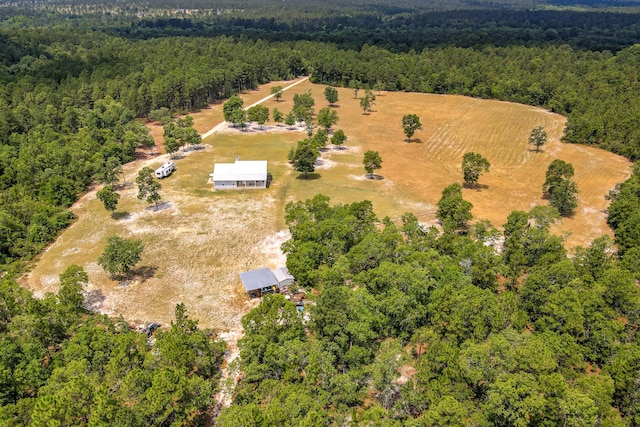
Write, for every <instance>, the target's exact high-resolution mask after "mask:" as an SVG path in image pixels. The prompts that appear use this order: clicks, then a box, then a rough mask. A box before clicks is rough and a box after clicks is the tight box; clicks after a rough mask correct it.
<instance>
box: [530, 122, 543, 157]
mask: <svg viewBox="0 0 640 427" xmlns="http://www.w3.org/2000/svg"><path fill="white" fill-rule="evenodd" d="M546 143H547V132H545V131H544V128H543V127H542V126H538V127H535V128H533V130H532V131H531V135H529V144H531V145H533V146H534V147H536V151H538V152H539V151H540V148H541V147H542V146H543V145H544V144H546Z"/></svg>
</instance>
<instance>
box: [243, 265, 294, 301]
mask: <svg viewBox="0 0 640 427" xmlns="http://www.w3.org/2000/svg"><path fill="white" fill-rule="evenodd" d="M240 280H241V281H242V285H243V286H244V290H245V291H246V292H247V295H249V298H256V297H261V296H263V295H265V294H269V293H275V292H280V291H288V290H289V286H291V284H292V283H293V281H294V280H295V279H294V277H293V276H292V275H291V274H289V271H288V270H287V268H286V267H281V268H278V269H276V270H273V271H271V270H269V269H268V268H259V269H257V270H251V271H247V272H245V273H240Z"/></svg>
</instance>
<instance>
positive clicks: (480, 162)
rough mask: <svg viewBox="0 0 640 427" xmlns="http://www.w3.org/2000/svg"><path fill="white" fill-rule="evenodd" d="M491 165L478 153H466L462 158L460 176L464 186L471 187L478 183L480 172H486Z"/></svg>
mask: <svg viewBox="0 0 640 427" xmlns="http://www.w3.org/2000/svg"><path fill="white" fill-rule="evenodd" d="M490 166H491V164H490V163H489V160H487V159H486V158H485V157H483V156H482V155H481V154H479V153H474V152H468V153H464V156H462V176H463V179H464V183H465V185H467V186H469V187H473V186H474V185H476V184H477V183H478V180H479V179H480V175H482V172H488V171H489V167H490Z"/></svg>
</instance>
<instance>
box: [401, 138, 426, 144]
mask: <svg viewBox="0 0 640 427" xmlns="http://www.w3.org/2000/svg"><path fill="white" fill-rule="evenodd" d="M404 142H408V143H416V144H422V140H421V139H420V138H411V140H409V139H405V140H404Z"/></svg>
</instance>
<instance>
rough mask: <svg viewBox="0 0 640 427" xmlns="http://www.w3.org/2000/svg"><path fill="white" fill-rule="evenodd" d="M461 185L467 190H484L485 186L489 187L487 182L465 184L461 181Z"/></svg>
mask: <svg viewBox="0 0 640 427" xmlns="http://www.w3.org/2000/svg"><path fill="white" fill-rule="evenodd" d="M462 186H463V187H464V188H468V189H469V190H476V191H482V190H486V189H487V188H489V186H488V185H487V184H467V183H463V184H462Z"/></svg>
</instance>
